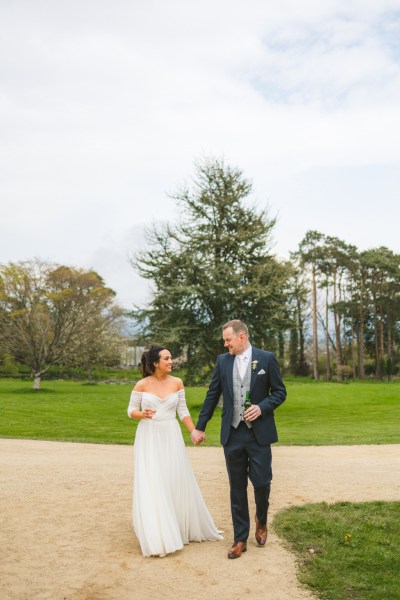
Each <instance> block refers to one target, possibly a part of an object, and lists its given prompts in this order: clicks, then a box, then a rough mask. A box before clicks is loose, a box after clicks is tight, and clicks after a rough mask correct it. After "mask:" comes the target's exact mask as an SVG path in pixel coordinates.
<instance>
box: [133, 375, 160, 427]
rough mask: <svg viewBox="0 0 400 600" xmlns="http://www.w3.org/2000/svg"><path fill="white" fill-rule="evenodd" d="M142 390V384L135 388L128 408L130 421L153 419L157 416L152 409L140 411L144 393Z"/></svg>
mask: <svg viewBox="0 0 400 600" xmlns="http://www.w3.org/2000/svg"><path fill="white" fill-rule="evenodd" d="M140 388H141V386H140V382H138V383H137V384H136V385H135V387H134V388H133V391H132V393H131V398H130V402H129V406H128V417H129V418H130V419H151V418H152V417H153V416H154V414H155V411H154V410H151V409H150V408H145V409H144V410H140V405H141V403H142V393H143V391H142V390H141V389H140Z"/></svg>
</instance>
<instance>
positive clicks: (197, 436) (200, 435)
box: [190, 429, 206, 446]
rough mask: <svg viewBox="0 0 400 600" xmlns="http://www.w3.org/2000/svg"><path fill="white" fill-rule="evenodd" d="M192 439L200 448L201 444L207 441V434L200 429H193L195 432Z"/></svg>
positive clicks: (192, 433) (191, 435)
mask: <svg viewBox="0 0 400 600" xmlns="http://www.w3.org/2000/svg"><path fill="white" fill-rule="evenodd" d="M190 437H191V438H192V442H193V444H194V445H195V446H198V445H199V444H201V442H204V441H205V439H206V434H205V433H204V431H200V430H199V429H193V431H192V432H191V434H190Z"/></svg>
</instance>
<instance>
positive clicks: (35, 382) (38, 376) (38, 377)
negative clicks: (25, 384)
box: [33, 373, 42, 391]
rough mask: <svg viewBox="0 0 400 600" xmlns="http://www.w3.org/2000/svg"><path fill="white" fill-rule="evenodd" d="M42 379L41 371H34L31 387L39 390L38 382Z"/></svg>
mask: <svg viewBox="0 0 400 600" xmlns="http://www.w3.org/2000/svg"><path fill="white" fill-rule="evenodd" d="M41 379H42V374H41V373H35V374H34V376H33V389H34V390H36V391H39V390H40V382H41Z"/></svg>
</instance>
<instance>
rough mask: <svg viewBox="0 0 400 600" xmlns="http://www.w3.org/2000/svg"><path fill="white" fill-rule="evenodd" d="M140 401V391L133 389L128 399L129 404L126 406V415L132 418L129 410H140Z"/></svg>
mask: <svg viewBox="0 0 400 600" xmlns="http://www.w3.org/2000/svg"><path fill="white" fill-rule="evenodd" d="M141 402H142V392H135V390H133V392H132V394H131V399H130V401H129V406H128V417H129V418H130V419H132V417H131V412H132V411H133V410H140V404H141Z"/></svg>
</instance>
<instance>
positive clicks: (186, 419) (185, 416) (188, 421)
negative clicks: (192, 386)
mask: <svg viewBox="0 0 400 600" xmlns="http://www.w3.org/2000/svg"><path fill="white" fill-rule="evenodd" d="M182 385H183V384H182ZM177 411H178V415H179V418H180V420H181V421H182V423H183V424H184V426H185V427H186V429H187V430H188V431H189V433H192V431H193V429H194V423H193V421H192V417H191V416H190V412H189V410H188V407H187V404H186V398H185V390H184V389H183V387H182V388H181V389H180V390H178V406H177Z"/></svg>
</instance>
